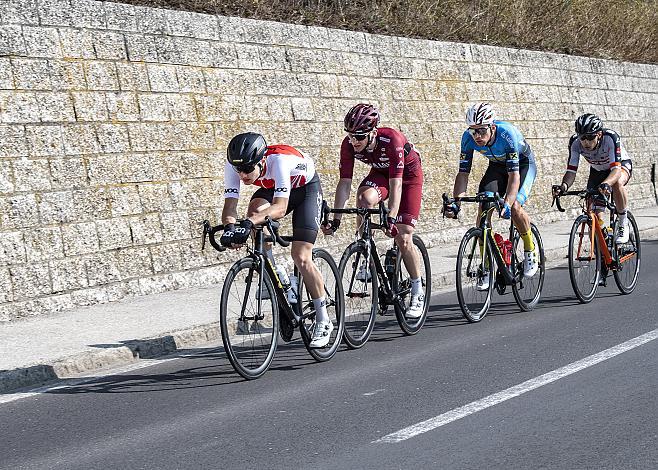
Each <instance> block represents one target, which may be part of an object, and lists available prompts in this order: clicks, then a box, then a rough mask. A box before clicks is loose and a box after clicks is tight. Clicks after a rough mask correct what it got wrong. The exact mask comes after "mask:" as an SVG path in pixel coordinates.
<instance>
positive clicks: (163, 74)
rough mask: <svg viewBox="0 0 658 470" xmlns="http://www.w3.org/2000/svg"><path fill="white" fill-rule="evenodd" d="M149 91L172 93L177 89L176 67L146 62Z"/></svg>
mask: <svg viewBox="0 0 658 470" xmlns="http://www.w3.org/2000/svg"><path fill="white" fill-rule="evenodd" d="M146 69H147V73H148V77H149V82H150V84H151V91H154V92H166V93H173V92H177V91H179V86H178V78H177V76H176V67H174V66H171V65H155V64H148V65H147V66H146Z"/></svg>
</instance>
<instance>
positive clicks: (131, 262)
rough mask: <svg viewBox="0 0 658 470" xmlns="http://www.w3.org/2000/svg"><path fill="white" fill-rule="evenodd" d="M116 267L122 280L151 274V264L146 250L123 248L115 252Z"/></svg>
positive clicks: (149, 255)
mask: <svg viewBox="0 0 658 470" xmlns="http://www.w3.org/2000/svg"><path fill="white" fill-rule="evenodd" d="M116 260H117V267H118V268H119V274H120V276H121V279H122V280H125V279H135V278H141V277H146V276H151V275H152V274H153V263H152V262H151V253H150V251H149V249H148V248H146V247H144V248H123V249H120V250H117V252H116Z"/></svg>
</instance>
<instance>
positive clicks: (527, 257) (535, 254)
mask: <svg viewBox="0 0 658 470" xmlns="http://www.w3.org/2000/svg"><path fill="white" fill-rule="evenodd" d="M523 255H524V259H523V277H525V278H530V277H532V276H534V275H535V274H537V271H538V270H539V250H537V245H535V249H534V250H533V251H524V252H523Z"/></svg>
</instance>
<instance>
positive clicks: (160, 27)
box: [135, 6, 167, 35]
mask: <svg viewBox="0 0 658 470" xmlns="http://www.w3.org/2000/svg"><path fill="white" fill-rule="evenodd" d="M135 16H136V17H137V31H141V32H142V33H148V34H158V35H162V34H166V33H167V10H162V9H156V8H149V7H142V6H136V7H135Z"/></svg>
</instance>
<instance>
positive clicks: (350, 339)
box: [338, 241, 379, 349]
mask: <svg viewBox="0 0 658 470" xmlns="http://www.w3.org/2000/svg"><path fill="white" fill-rule="evenodd" d="M338 276H339V278H340V279H341V284H342V287H343V292H344V294H345V329H344V331H343V339H344V340H345V344H347V346H348V347H350V348H351V349H357V348H360V347H361V346H363V345H364V344H366V341H368V338H370V334H371V333H372V329H373V327H374V326H375V316H376V315H377V308H378V307H379V298H378V296H377V293H378V290H377V289H378V280H377V269H376V268H375V263H374V261H373V260H372V259H371V258H369V257H368V252H367V250H366V247H365V245H364V244H363V243H362V242H359V241H356V242H354V243H352V244H350V245H349V246H348V247H347V248H346V249H345V252H344V253H343V256H342V257H341V260H340V265H339V266H338Z"/></svg>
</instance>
